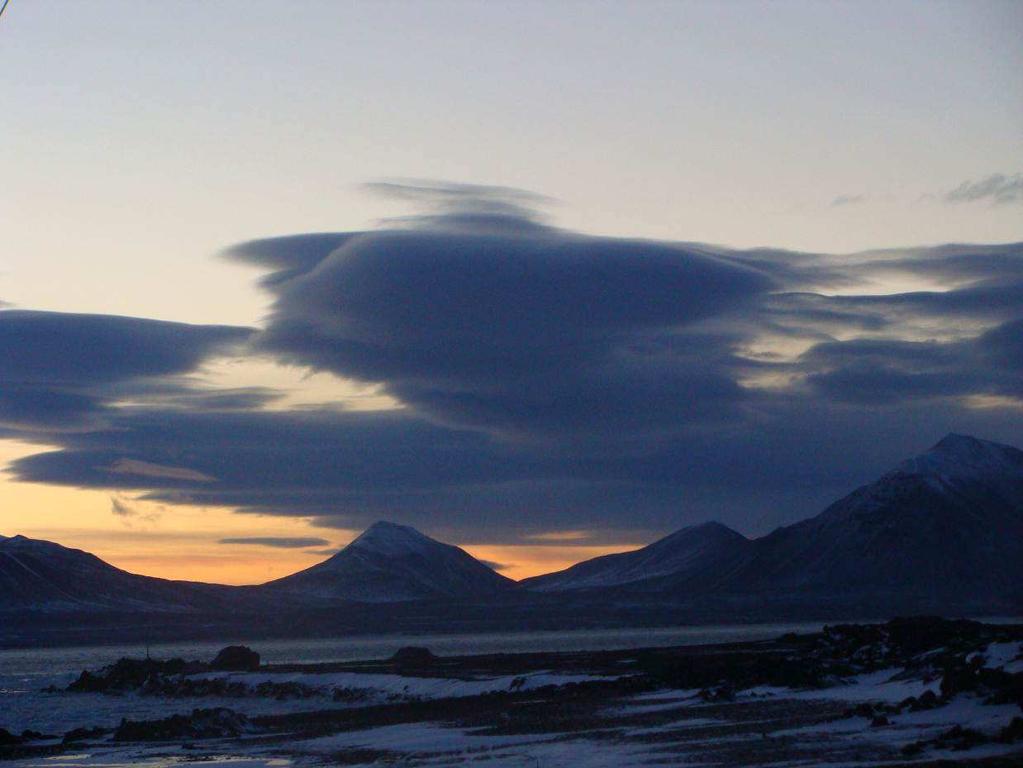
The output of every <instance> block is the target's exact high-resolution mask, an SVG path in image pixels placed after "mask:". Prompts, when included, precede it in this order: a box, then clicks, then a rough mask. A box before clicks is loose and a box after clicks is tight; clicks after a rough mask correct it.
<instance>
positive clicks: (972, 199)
mask: <svg viewBox="0 0 1023 768" xmlns="http://www.w3.org/2000/svg"><path fill="white" fill-rule="evenodd" d="M942 199H943V200H944V201H945V202H946V203H976V202H990V203H993V204H995V205H1004V204H1007V203H1023V173H1017V174H1014V175H1006V174H1004V173H993V174H991V175H990V176H986V177H985V178H983V179H978V180H976V181H972V180H971V181H964V182H963V183H962V184H960V185H959V186H958V187H956V188H955V189H952V190H949V191H948V192H946V193H945V194H944V195H943V197H942Z"/></svg>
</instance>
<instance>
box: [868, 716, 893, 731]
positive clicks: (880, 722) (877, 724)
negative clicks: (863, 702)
mask: <svg viewBox="0 0 1023 768" xmlns="http://www.w3.org/2000/svg"><path fill="white" fill-rule="evenodd" d="M891 724H892V723H891V720H889V719H888V718H887V717H886V716H885V715H876V716H875V717H874V718H873V719H872V720H871V721H870V727H871V728H881V727H882V726H885V725H891Z"/></svg>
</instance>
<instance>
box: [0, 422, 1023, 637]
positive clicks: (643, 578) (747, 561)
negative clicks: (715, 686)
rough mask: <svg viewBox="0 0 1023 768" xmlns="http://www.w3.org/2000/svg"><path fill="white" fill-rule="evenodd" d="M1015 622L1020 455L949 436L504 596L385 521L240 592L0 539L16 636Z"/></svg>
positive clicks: (467, 566) (468, 566)
mask: <svg viewBox="0 0 1023 768" xmlns="http://www.w3.org/2000/svg"><path fill="white" fill-rule="evenodd" d="M381 603H387V604H389V607H388V609H387V611H386V612H384V613H381V612H380V611H379V608H376V609H375V608H374V606H379V604H381ZM339 605H344V606H347V608H346V610H345V611H343V612H338V611H337V610H336V606H339ZM359 606H362V607H359ZM650 611H653V613H650ZM1021 611H1023V451H1020V450H1018V449H1016V448H1012V447H1010V446H1005V445H999V444H997V443H991V442H988V441H984V440H978V439H976V438H972V437H966V436H962V435H948V436H946V437H945V438H943V439H942V440H941V441H939V442H938V443H937V444H936V445H935V446H934V447H933V448H931V449H930V450H929V451H927V452H926V453H924V454H921V455H920V456H917V457H915V458H913V459H910V460H908V461H905V462H903V463H902V464H900V465H898V466H897V467H896V468H894V469H893V470H892V471H890V472H888V473H886V474H885V475H884V476H882V477H881V478H879V479H878V480H876V481H875V482H873V483H869V484H868V485H865V486H863V487H861V488H859V489H857V490H855V491H853V492H852V493H850V494H849V495H847V496H846V497H844V498H842V499H840V500H838V501H836V502H835V503H833V504H832V505H830V506H829V507H828V508H827V509H825V510H824V511H823V512H821V513H820V514H819V515H817V516H816V517H813V518H810V519H808V520H805V521H802V522H799V523H796V524H794V525H789V526H785V527H782V528H778V529H777V530H775V531H773V532H772V533H770V534H768V535H766V536H764V537H761V538H758V539H752V540H751V539H747V538H746V537H744V536H742V535H741V534H739V533H737V532H736V531H733V530H731V529H730V528H728V527H726V526H724V525H722V524H720V523H705V524H703V525H697V526H691V527H688V528H684V529H682V530H680V531H677V532H675V533H673V534H671V535H669V536H666V537H664V538H662V539H660V540H658V541H656V542H654V543H652V544H650V545H649V546H646V547H643V548H641V549H639V550H635V551H632V552H626V553H621V554H616V555H608V556H605V557H599V558H595V559H593V560H589V561H585V562H582V563H578V564H576V565H574V566H572V567H571V568H568V569H566V570H564V571H560V572H558V573H552V574H546V575H543V576H537V577H533V578H530V579H526V580H524V581H522V582H520V583H519V584H517V585H516V584H515V582H512V581H511V580H509V579H507V578H505V577H503V576H501V575H500V574H498V573H496V572H494V571H493V570H492V569H491V568H489V567H487V566H486V565H484V564H483V563H480V562H479V561H478V560H475V559H474V558H473V557H471V556H470V555H469V554H468V553H466V552H465V551H464V550H461V549H459V548H458V547H454V546H451V545H448V544H443V543H441V542H438V541H435V540H433V539H431V538H429V537H427V536H425V535H423V534H421V533H419V532H418V531H416V530H415V529H412V528H409V527H407V526H401V525H395V524H393V523H386V522H380V523H376V524H374V525H373V526H371V527H370V528H368V529H367V530H366V531H365V532H364V533H363V534H362V535H361V536H360V537H358V538H357V539H356V540H354V541H353V542H352V543H351V544H349V545H348V546H347V547H345V548H344V549H343V550H342V551H340V552H339V553H337V554H335V555H334V556H332V557H331V558H329V559H327V560H325V561H324V562H322V563H319V564H317V565H315V566H313V567H311V568H308V569H306V570H304V571H301V572H299V573H296V574H292V575H290V576H287V577H284V578H282V579H277V580H275V581H272V582H269V583H267V584H264V585H259V586H251V587H229V586H222V585H213V584H200V583H193V582H179V581H167V580H164V579H155V578H150V577H146V576H139V575H135V574H130V573H127V572H125V571H122V570H120V569H118V568H115V567H113V566H111V565H109V564H107V563H104V562H103V561H102V560H100V559H99V558H97V557H95V556H93V555H90V554H88V553H85V552H81V551H79V550H73V549H68V548H66V547H62V546H60V545H59V544H54V543H51V542H44V541H36V540H31V539H26V538H25V537H22V536H15V537H12V538H4V537H0V612H3V614H4V615H5V616H6V617H8V623H9V624H10V626H14V624H15V623H17V622H20V624H19V626H21V627H22V630H19V631H23V632H24V633H27V634H26V636H29V635H31V632H32V631H33V624H32V622H33V621H35V620H36V619H31V618H30V619H26V618H24V617H26V616H29V617H31V616H35V617H36V618H38V617H39V616H41V615H44V614H45V615H49V616H51V617H57V616H60V615H77V616H82V615H97V614H100V613H110V614H113V613H117V614H118V615H119V616H120V617H130V616H132V615H142V614H144V615H150V616H152V615H153V614H156V613H164V614H166V615H174V614H180V613H193V614H196V615H197V616H203V617H211V618H210V620H211V622H214V623H216V622H221V623H223V622H227V623H230V622H232V621H235V620H240V619H239V617H246V616H247V617H249V619H252V621H249V619H246V621H249V623H248V624H246V626H250V627H254V626H270V624H269V623H267V622H270V620H271V619H272V620H273V622H276V623H274V624H273V626H274V627H276V629H274V630H272V631H274V632H278V633H280V632H283V633H286V634H287V633H291V634H302V633H305V632H312V633H326V632H328V631H330V630H331V628H332V629H333V630H335V631H339V630H340V628H341V625H340V624H338V621H341V620H342V618H343V619H344V620H347V619H352V621H353V622H354V621H356V617H361V618H358V623H359V625H362V624H366V623H367V622H372V625H373V627H374V628H375V631H385V630H386V629H387V627H388V626H390V624H394V626H395V627H398V626H401V627H404V628H409V627H415V628H420V629H430V628H433V629H436V628H439V627H441V626H444V627H450V626H453V625H455V624H460V625H462V626H469V625H470V624H471V625H472V626H476V624H481V623H482V624H481V625H486V626H491V625H494V626H497V624H494V622H498V623H501V622H503V623H501V626H502V627H503V628H508V627H516V628H520V629H521V628H529V627H534V626H535V627H540V626H543V627H545V628H552V627H554V626H560V624H565V625H566V626H569V625H573V626H574V625H586V626H599V625H611V624H615V625H617V624H628V623H637V622H648V621H649V622H654V621H657V622H661V623H664V622H669V623H670V622H678V621H721V620H766V619H770V618H773V617H786V618H801V619H809V618H819V617H824V616H827V617H828V618H850V619H851V618H877V617H881V616H884V615H895V614H900V613H902V614H905V613H918V612H930V613H941V614H946V615H947V614H950V613H956V614H959V615H970V614H972V615H984V614H987V615H995V614H999V613H1001V614H1005V615H1007V614H1017V613H1019V612H1021ZM18 617H21V618H18ZM253 617H255V618H253ZM53 622H57V624H55V626H57V625H59V623H60V622H59V621H58V620H57V618H52V621H51V623H53ZM253 622H255V623H253ZM259 622H263V623H262V624H260V623H259ZM389 622H390V624H389ZM474 622H475V623H474ZM559 622H560V624H559ZM65 624H66V621H65ZM210 626H213V624H210ZM344 626H345V628H348V625H347V624H346V625H344ZM367 626H368V625H367ZM184 629H185V628H184V627H182V629H181V631H184ZM167 631H168V632H169V633H171V634H173V633H174V632H175V631H176V630H175V628H174V627H170V628H169V629H168V630H167ZM210 631H212V630H210ZM267 631H271V630H269V629H268V630H267ZM0 634H2V633H0Z"/></svg>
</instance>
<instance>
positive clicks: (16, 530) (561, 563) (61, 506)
mask: <svg viewBox="0 0 1023 768" xmlns="http://www.w3.org/2000/svg"><path fill="white" fill-rule="evenodd" d="M48 448H49V446H45V445H38V444H31V443H24V442H17V441H14V440H0V466H6V465H7V464H8V463H9V462H11V461H13V460H14V459H16V458H18V457H20V456H28V455H31V454H33V453H38V452H39V451H43V450H47V449H48ZM114 499H117V500H119V501H120V502H122V503H123V504H125V505H127V506H128V507H130V508H131V510H133V511H134V512H135V513H136V514H134V515H132V516H129V517H122V516H118V515H116V514H114V513H113V511H112V507H113V500H114ZM359 533H360V532H359V531H357V530H349V529H340V528H325V527H322V526H317V525H316V524H315V523H313V522H312V521H310V520H309V519H307V518H303V517H283V516H273V515H255V514H249V513H239V512H236V511H234V510H232V509H230V508H226V507H193V506H186V505H169V504H160V503H156V502H149V501H143V500H140V499H138V498H136V497H135V495H134V494H129V493H117V492H111V491H108V490H98V489H92V488H70V487H63V486H56V485H44V484H42V483H23V482H16V481H14V480H13V479H11V478H10V476H9V474H8V473H6V472H3V473H0V534H2V535H5V536H12V535H14V534H22V535H24V536H28V537H30V538H35V539H46V540H48V541H55V542H57V543H58V544H62V545H63V546H66V547H72V548H75V549H82V550H85V551H86V552H91V553H92V554H94V555H96V556H97V557H99V558H100V559H102V560H105V561H106V562H108V563H110V564H111V565H114V566H117V567H118V568H122V569H124V570H126V571H129V572H131V573H139V574H142V575H145V576H157V577H160V578H165V579H182V580H187V581H208V582H214V583H218V584H260V583H262V582H265V581H269V580H271V579H276V578H280V577H281V576H287V575H288V574H290V573H294V572H296V571H299V570H302V569H304V568H308V567H309V566H311V565H315V564H316V563H318V562H320V561H322V560H325V559H326V558H327V557H328V555H327V554H324V553H323V552H322V550H323V549H331V548H337V547H341V546H344V545H345V544H348V543H349V542H350V541H352V539H354V538H355V537H356V536H358V535H359ZM584 536H585V532H583V531H550V532H546V533H541V534H536V535H534V536H532V537H530V538H531V540H533V541H537V542H551V543H549V544H525V545H514V544H509V545H497V544H495V545H488V544H469V545H465V546H463V549H465V550H466V551H467V552H469V554H471V555H472V556H473V557H477V558H479V559H481V560H487V561H489V562H493V563H499V564H501V565H503V566H505V567H503V568H501V569H500V571H499V572H500V573H502V574H503V575H505V576H508V577H509V578H512V579H516V580H518V579H524V578H527V577H530V576H538V575H540V574H542V573H550V572H552V571H559V570H562V569H564V568H568V567H569V566H571V565H574V564H575V563H577V562H580V561H582V560H588V559H589V558H592V557H598V556H600V555H607V554H612V553H615V552H624V551H628V550H631V549H637V548H639V547H641V546H643V544H642V543H632V542H628V543H622V544H613V545H603V546H590V545H579V544H573V543H572V542H573V541H579V540H580V539H581V538H583V537H584ZM240 537H246V538H248V537H315V538H321V539H325V540H326V541H327V542H328V544H326V545H324V546H323V547H311V548H307V549H284V548H277V547H268V546H258V545H250V544H221V543H219V542H220V539H224V538H240Z"/></svg>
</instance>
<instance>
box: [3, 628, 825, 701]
mask: <svg viewBox="0 0 1023 768" xmlns="http://www.w3.org/2000/svg"><path fill="white" fill-rule="evenodd" d="M822 626H823V624H821V623H796V624H742V625H714V626H700V627H667V628H660V629H656V628H655V629H601V630H576V631H569V632H509V633H504V634H494V633H488V634H462V635H435V634H431V635H379V636H374V635H365V636H360V637H344V638H335V639H326V640H324V639H314V640H241V641H238V640H232V641H231V642H232V644H237V643H239V642H240V643H241V644H243V645H248V646H250V647H251V648H253V649H255V650H257V651H259V653H260V655H261V656H262V657H263V661H264V662H265V663H270V664H275V663H276V664H282V663H306V664H312V663H317V662H328V661H358V660H363V659H382V658H387V657H388V656H390V655H392V654H393V653H394V652H395V651H397V650H398V649H399V648H401V647H402V646H405V645H424V646H426V647H428V648H429V649H430V650H432V651H433V652H434V653H436V654H437V655H438V656H462V655H468V654H479V653H525V652H529V651H595V650H611V649H615V648H642V647H650V646H667V645H702V644H704V643H728V642H735V641H742V640H765V639H769V638H773V637H778V636H779V635H782V634H784V633H786V632H816V631H818V630H819V629H820V628H821V627H822ZM227 644H228V643H227V642H216V643H208V642H186V643H158V644H154V645H151V646H149V653H150V654H151V655H152V656H153V657H155V658H172V657H181V658H185V659H199V660H202V661H209V660H210V659H212V658H213V657H214V656H215V655H216V654H217V651H219V650H220V649H221V648H223V647H224V646H225V645H227ZM145 654H146V646H144V645H141V644H133V645H105V646H88V647H80V648H41V649H15V650H0V695H2V690H3V689H5V688H9V687H11V685H12V684H14V685H18V686H19V687H23V686H25V685H33V686H36V687H42V686H45V685H51V684H58V683H59V682H61V681H62V680H64V679H68V680H70V679H73V678H74V677H77V675H78V673H79V672H80V671H81V670H83V669H95V668H97V667H102V666H104V665H106V664H111V663H113V662H115V661H117V659H119V658H121V657H123V656H134V657H136V658H138V657H142V656H145ZM42 681H45V682H42ZM37 683H38V685H37Z"/></svg>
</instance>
